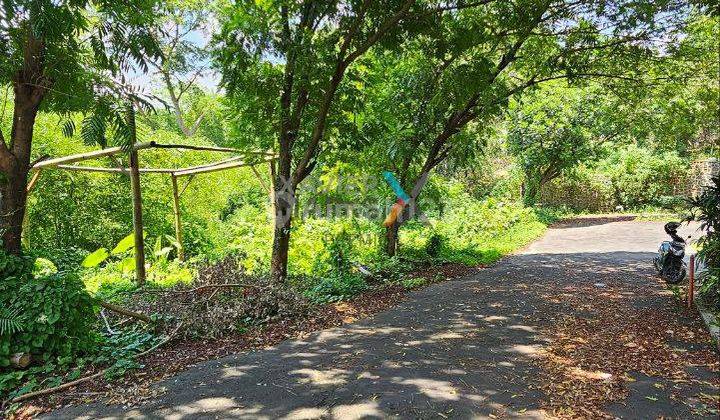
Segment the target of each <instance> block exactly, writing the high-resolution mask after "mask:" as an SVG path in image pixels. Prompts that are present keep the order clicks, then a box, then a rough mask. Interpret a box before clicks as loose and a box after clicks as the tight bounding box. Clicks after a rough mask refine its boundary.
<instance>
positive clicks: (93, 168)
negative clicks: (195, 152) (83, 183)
mask: <svg viewBox="0 0 720 420" xmlns="http://www.w3.org/2000/svg"><path fill="white" fill-rule="evenodd" d="M56 168H58V169H65V170H68V171H84V172H112V173H130V168H103V167H101V166H78V165H57V166H56ZM175 171H177V169H170V168H140V172H144V173H161V174H171V173H173V172H175Z"/></svg>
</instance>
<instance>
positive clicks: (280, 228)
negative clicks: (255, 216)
mask: <svg viewBox="0 0 720 420" xmlns="http://www.w3.org/2000/svg"><path fill="white" fill-rule="evenodd" d="M278 196H279V194H278V193H277V192H276V193H275V197H278ZM275 210H276V211H275V232H274V235H273V246H272V260H271V262H270V275H271V276H272V278H273V280H276V281H279V282H283V281H285V280H286V279H287V274H288V273H287V265H288V251H289V250H290V227H291V226H292V211H293V210H292V205H291V204H289V203H287V202H285V201H284V200H282V198H279V199H278V198H276V199H275Z"/></svg>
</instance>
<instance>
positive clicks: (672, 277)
mask: <svg viewBox="0 0 720 420" xmlns="http://www.w3.org/2000/svg"><path fill="white" fill-rule="evenodd" d="M685 274H687V273H686V270H685V267H680V269H679V270H672V271H671V272H670V273H667V274H666V275H665V276H664V278H665V281H666V282H668V283H670V284H678V283H680V282H681V281H683V280H684V279H685Z"/></svg>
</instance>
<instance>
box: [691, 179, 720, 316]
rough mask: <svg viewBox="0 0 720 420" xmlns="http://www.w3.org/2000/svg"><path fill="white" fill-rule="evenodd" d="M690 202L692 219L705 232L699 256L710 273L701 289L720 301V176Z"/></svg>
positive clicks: (711, 297) (709, 296)
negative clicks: (719, 229) (697, 222)
mask: <svg viewBox="0 0 720 420" xmlns="http://www.w3.org/2000/svg"><path fill="white" fill-rule="evenodd" d="M689 204H690V207H691V210H692V212H693V213H692V216H691V217H690V219H691V220H697V221H699V222H700V228H701V229H702V230H703V231H704V232H705V235H704V236H703V237H702V238H700V239H699V240H698V245H699V246H700V251H699V252H698V256H699V257H700V258H702V260H703V261H704V262H705V264H706V265H707V268H708V272H709V275H708V277H706V279H705V280H704V284H703V287H702V289H701V291H702V292H703V294H704V295H705V297H707V298H709V299H710V300H716V301H717V302H718V303H720V231H718V228H719V227H720V177H714V178H712V184H711V185H710V186H708V187H707V188H706V189H705V190H704V191H703V192H702V194H700V196H698V197H697V198H695V199H692V200H690V201H689Z"/></svg>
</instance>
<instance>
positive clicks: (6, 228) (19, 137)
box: [0, 94, 39, 255]
mask: <svg viewBox="0 0 720 420" xmlns="http://www.w3.org/2000/svg"><path fill="white" fill-rule="evenodd" d="M16 95H17V94H16ZM34 102H35V101H33V100H32V98H28V97H25V96H16V97H15V104H14V106H15V110H14V116H13V125H12V132H11V141H10V145H11V148H12V149H7V148H3V152H2V153H0V170H2V176H1V178H0V194H2V196H1V197H0V231H2V241H3V248H4V249H5V251H6V252H8V253H10V254H15V255H18V254H20V253H21V251H22V227H23V218H24V217H25V205H26V203H27V190H26V188H27V181H28V172H29V169H30V148H31V145H32V136H33V128H34V125H35V117H36V116H37V112H38V107H39V101H37V105H36V104H35V103H34ZM3 145H4V143H3Z"/></svg>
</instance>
